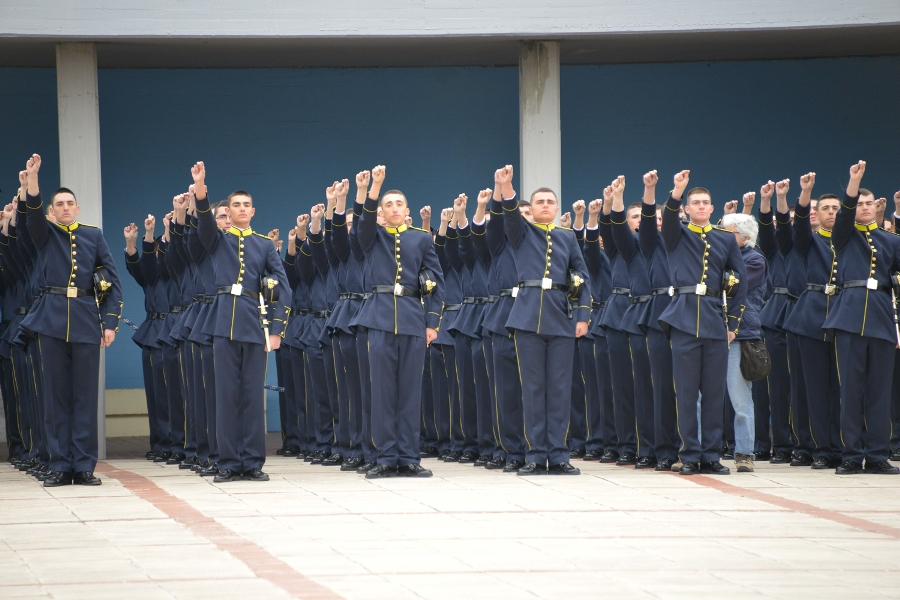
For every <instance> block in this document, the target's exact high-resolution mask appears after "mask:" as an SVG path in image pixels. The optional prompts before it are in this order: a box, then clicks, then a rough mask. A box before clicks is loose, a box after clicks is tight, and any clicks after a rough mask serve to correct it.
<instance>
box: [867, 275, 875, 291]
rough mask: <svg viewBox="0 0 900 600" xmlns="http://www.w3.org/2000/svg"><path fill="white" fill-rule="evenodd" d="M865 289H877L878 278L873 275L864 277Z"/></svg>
mask: <svg viewBox="0 0 900 600" xmlns="http://www.w3.org/2000/svg"><path fill="white" fill-rule="evenodd" d="M866 289H869V290H877V289H878V280H877V279H875V278H874V277H869V278H868V279H866Z"/></svg>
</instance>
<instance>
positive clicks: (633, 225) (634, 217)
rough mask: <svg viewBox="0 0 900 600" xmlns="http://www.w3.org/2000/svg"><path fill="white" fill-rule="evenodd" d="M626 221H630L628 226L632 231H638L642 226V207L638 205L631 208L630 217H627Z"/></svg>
mask: <svg viewBox="0 0 900 600" xmlns="http://www.w3.org/2000/svg"><path fill="white" fill-rule="evenodd" d="M625 222H626V223H628V228H629V229H631V231H637V230H638V228H639V227H640V226H641V209H640V207H638V206H635V207H634V208H632V209H630V210H629V211H628V217H626V218H625Z"/></svg>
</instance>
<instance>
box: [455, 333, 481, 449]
mask: <svg viewBox="0 0 900 600" xmlns="http://www.w3.org/2000/svg"><path fill="white" fill-rule="evenodd" d="M453 340H454V342H455V343H456V346H455V348H456V378H457V381H458V382H459V401H460V409H461V414H460V417H461V419H460V421H461V423H462V425H461V426H462V434H463V448H462V449H463V452H478V449H479V443H478V442H479V435H478V433H479V432H478V400H477V399H476V396H477V394H478V393H479V392H478V389H477V388H478V386H477V385H476V381H475V369H474V366H473V365H474V358H473V357H472V351H473V346H474V340H473V339H472V338H470V337H469V336H467V335H463V334H462V333H457V334H456V335H455V336H454V338H453Z"/></svg>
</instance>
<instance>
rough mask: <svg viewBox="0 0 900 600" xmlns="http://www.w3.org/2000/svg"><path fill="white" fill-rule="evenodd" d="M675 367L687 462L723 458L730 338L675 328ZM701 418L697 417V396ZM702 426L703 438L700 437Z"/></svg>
mask: <svg viewBox="0 0 900 600" xmlns="http://www.w3.org/2000/svg"><path fill="white" fill-rule="evenodd" d="M670 339H671V341H672V367H673V373H674V376H675V394H676V398H677V406H678V433H679V435H680V436H681V450H680V451H679V453H678V455H679V457H680V458H681V460H682V461H684V462H701V461H702V462H715V461H718V460H719V459H720V458H721V454H720V452H721V450H722V427H723V424H722V414H723V405H724V404H725V377H726V374H727V372H728V342H726V341H725V340H711V339H707V338H698V337H695V336H693V335H690V334H688V333H685V332H683V331H681V330H679V329H675V328H673V329H672V330H671V336H670ZM700 394H702V395H703V398H702V400H701V401H700V420H699V422H698V420H697V398H698V397H699V396H700ZM698 427H699V428H700V429H701V431H702V436H703V440H702V442H701V441H700V440H699V439H698V433H697V432H698Z"/></svg>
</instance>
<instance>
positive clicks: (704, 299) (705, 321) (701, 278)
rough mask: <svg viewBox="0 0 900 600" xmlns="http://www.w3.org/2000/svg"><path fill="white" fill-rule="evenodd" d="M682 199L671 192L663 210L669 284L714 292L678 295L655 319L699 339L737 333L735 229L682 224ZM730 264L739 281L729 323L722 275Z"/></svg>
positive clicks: (741, 274)
mask: <svg viewBox="0 0 900 600" xmlns="http://www.w3.org/2000/svg"><path fill="white" fill-rule="evenodd" d="M680 208H681V200H676V199H675V198H673V197H672V196H671V195H670V196H669V199H668V200H666V207H665V210H663V222H662V236H663V240H664V241H665V243H666V252H667V253H668V256H669V274H670V276H671V278H672V285H673V286H674V287H676V288H678V287H688V286H690V287H694V286H697V285H698V284H705V285H706V286H707V287H708V289H710V290H717V291H718V292H719V294H718V295H717V296H715V297H714V296H700V295H697V294H678V295H676V296H674V297H673V298H672V303H671V304H669V307H668V308H667V309H666V310H665V311H664V312H663V314H662V315H660V317H659V323H660V325H661V326H662V327H663V330H665V329H666V325H667V326H669V327H674V328H675V329H678V330H680V331H683V332H685V333H687V334H689V335H693V336H696V337H698V338H707V339H713V340H727V339H728V331H733V332H735V333H738V332H739V327H740V322H741V314H742V313H743V310H744V303H745V301H746V298H747V276H746V271H745V269H744V259H743V258H742V257H741V250H740V248H738V245H737V241H736V240H735V239H734V233H733V232H731V231H728V230H727V229H719V228H717V227H713V226H712V225H706V226H704V227H700V226H698V225H694V224H693V223H691V224H688V225H685V224H683V223H682V222H681V219H680V218H679V217H678V210H679V209H680ZM726 269H731V270H733V271H734V272H735V273H736V274H737V278H738V279H739V280H740V283H738V284H737V285H736V286H735V287H734V295H733V297H732V298H730V299H729V301H728V325H727V329H726V325H725V316H724V313H723V307H722V296H721V291H722V275H723V273H724V271H725V270H726Z"/></svg>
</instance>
